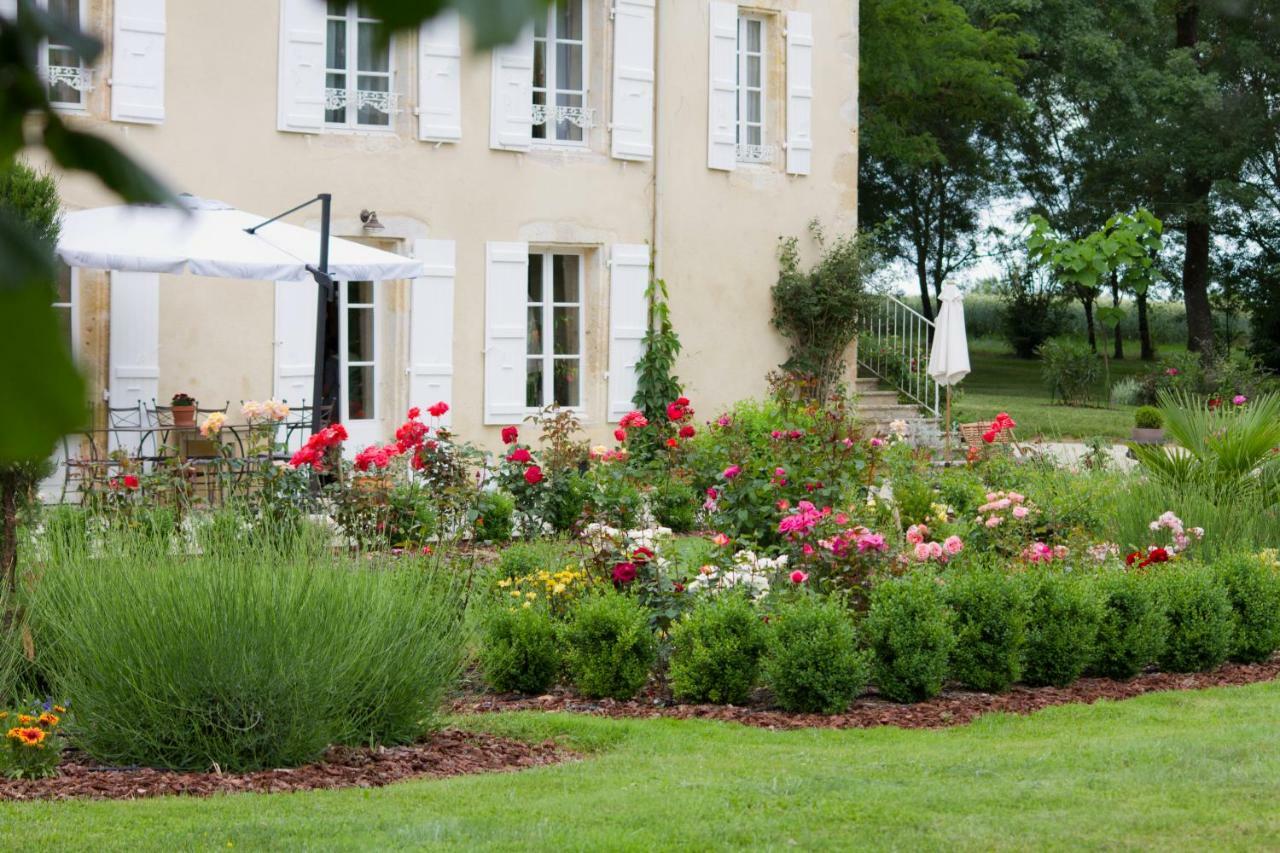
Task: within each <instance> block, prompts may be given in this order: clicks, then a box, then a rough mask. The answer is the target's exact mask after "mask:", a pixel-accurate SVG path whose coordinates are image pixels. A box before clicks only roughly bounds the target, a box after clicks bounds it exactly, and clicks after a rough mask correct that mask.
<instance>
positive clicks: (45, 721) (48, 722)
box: [39, 711, 61, 728]
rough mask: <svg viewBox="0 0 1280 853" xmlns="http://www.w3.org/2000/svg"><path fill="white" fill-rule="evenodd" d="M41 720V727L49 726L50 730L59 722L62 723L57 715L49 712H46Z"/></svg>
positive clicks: (41, 716)
mask: <svg viewBox="0 0 1280 853" xmlns="http://www.w3.org/2000/svg"><path fill="white" fill-rule="evenodd" d="M39 719H40V725H42V726H48V727H49V728H53V727H54V726H56V725H57V724H58V723H59V722H61V720H60V719H59V718H58V715H57V714H50V713H49V712H48V711H45V712H44V713H43V714H41V715H40V718H39Z"/></svg>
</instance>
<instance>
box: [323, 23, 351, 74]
mask: <svg viewBox="0 0 1280 853" xmlns="http://www.w3.org/2000/svg"><path fill="white" fill-rule="evenodd" d="M324 56H325V59H324V61H325V67H326V68H341V69H344V70H345V69H346V67H347V22H346V21H333V20H330V21H328V22H327V24H326V26H325V36H324Z"/></svg>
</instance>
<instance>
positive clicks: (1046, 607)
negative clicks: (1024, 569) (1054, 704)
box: [1022, 569, 1102, 687]
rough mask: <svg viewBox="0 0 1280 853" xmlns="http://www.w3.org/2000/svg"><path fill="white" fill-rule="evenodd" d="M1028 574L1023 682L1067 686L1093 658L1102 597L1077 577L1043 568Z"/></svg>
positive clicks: (1038, 685) (1035, 684)
mask: <svg viewBox="0 0 1280 853" xmlns="http://www.w3.org/2000/svg"><path fill="white" fill-rule="evenodd" d="M1024 577H1025V578H1026V584H1027V587H1028V590H1027V592H1028V595H1027V599H1028V603H1029V609H1028V618H1027V645H1026V651H1025V654H1024V657H1023V672H1022V677H1023V680H1024V681H1026V682H1027V683H1028V684H1031V685H1034V686H1037V687H1040V686H1046V685H1052V686H1054V687H1065V686H1067V685H1068V684H1070V683H1071V682H1073V681H1075V680H1076V679H1077V678H1079V677H1080V675H1081V674H1082V673H1083V672H1084V670H1085V667H1087V666H1088V665H1089V663H1090V661H1092V660H1093V656H1094V653H1095V647H1096V644H1097V640H1098V625H1099V622H1100V621H1101V619H1102V604H1101V601H1100V600H1099V597H1098V594H1097V591H1096V590H1095V589H1094V587H1093V586H1092V585H1091V584H1090V583H1088V582H1087V581H1085V580H1081V579H1080V578H1078V577H1075V576H1070V575H1066V574H1061V573H1059V572H1056V571H1054V570H1052V569H1044V570H1041V571H1038V572H1031V573H1028V574H1027V575H1024Z"/></svg>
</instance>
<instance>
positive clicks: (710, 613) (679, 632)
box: [670, 591, 769, 705]
mask: <svg viewBox="0 0 1280 853" xmlns="http://www.w3.org/2000/svg"><path fill="white" fill-rule="evenodd" d="M768 636H769V632H768V629H767V628H766V626H765V624H764V622H762V621H761V619H760V614H759V613H758V612H757V611H756V609H755V607H754V606H752V604H751V602H750V600H748V598H747V596H745V595H742V594H740V593H737V592H735V591H730V592H728V593H726V594H724V595H718V596H713V597H707V598H703V599H702V600H701V601H699V602H698V604H697V606H696V607H694V609H693V610H692V611H691V612H690V613H689V614H688V615H686V616H685V617H684V618H683V619H681V620H680V621H678V622H676V623H675V625H674V626H673V627H672V629H671V663H670V679H671V692H672V693H674V694H675V697H676V698H677V699H680V700H681V701H685V702H715V703H717V704H728V705H741V704H742V703H744V702H746V700H747V699H748V697H750V695H751V690H752V688H754V687H755V686H756V681H757V676H758V675H759V672H760V659H761V657H762V656H763V655H764V652H765V647H766V645H767V643H768Z"/></svg>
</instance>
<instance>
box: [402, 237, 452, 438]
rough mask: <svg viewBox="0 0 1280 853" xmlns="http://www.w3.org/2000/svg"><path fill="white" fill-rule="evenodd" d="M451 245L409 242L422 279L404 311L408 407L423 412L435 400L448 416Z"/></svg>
mask: <svg viewBox="0 0 1280 853" xmlns="http://www.w3.org/2000/svg"><path fill="white" fill-rule="evenodd" d="M454 252H455V248H454V242H453V241H452V240H414V241H413V256H414V257H415V258H417V259H418V260H420V261H422V263H423V265H424V266H425V267H426V273H427V274H426V275H424V276H422V277H421V278H415V279H414V280H413V286H412V288H413V289H412V301H411V303H410V311H409V405H410V406H418V407H420V408H421V409H423V410H424V411H425V410H426V408H427V407H428V406H430V405H432V404H434V403H436V402H438V401H441V400H443V401H444V402H446V403H448V404H449V406H450V409H449V411H448V412H446V413H445V415H444V417H443V418H441V419H440V421H441V423H443V424H444V425H446V426H447V425H449V424H450V423H452V414H453V409H452V406H453V402H454V401H453V282H454V278H455V276H456V270H457V266H456V263H455V256H454Z"/></svg>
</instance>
